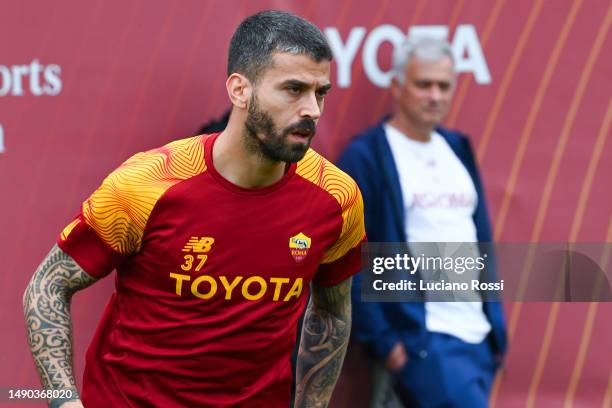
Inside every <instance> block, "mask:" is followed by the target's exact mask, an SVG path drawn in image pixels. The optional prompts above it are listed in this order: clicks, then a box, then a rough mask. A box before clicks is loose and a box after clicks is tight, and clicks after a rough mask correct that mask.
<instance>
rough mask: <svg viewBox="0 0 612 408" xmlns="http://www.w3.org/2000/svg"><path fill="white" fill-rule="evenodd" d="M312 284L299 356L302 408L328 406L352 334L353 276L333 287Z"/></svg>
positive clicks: (298, 403) (298, 394)
mask: <svg viewBox="0 0 612 408" xmlns="http://www.w3.org/2000/svg"><path fill="white" fill-rule="evenodd" d="M312 286H313V287H312V298H311V300H310V303H309V304H308V308H307V309H306V315H305V316H304V326H303V329H302V341H301V344H300V350H299V353H298V358H297V381H296V384H297V386H296V397H295V406H296V407H299V408H306V407H327V404H329V400H330V399H331V395H332V391H333V390H334V386H335V385H336V380H337V379H338V376H339V375H340V369H341V368H342V362H343V361H344V355H345V353H346V347H347V345H348V340H349V335H350V333H351V278H348V279H346V280H345V281H343V282H342V283H340V284H338V285H336V286H333V287H330V288H323V287H320V286H317V285H315V284H314V283H313V285H312Z"/></svg>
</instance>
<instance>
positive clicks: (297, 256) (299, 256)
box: [289, 232, 311, 263]
mask: <svg viewBox="0 0 612 408" xmlns="http://www.w3.org/2000/svg"><path fill="white" fill-rule="evenodd" d="M310 243H311V239H310V238H309V237H307V236H306V235H304V234H303V233H302V232H300V233H299V234H297V235H295V236H293V237H291V238H289V251H291V256H292V257H293V259H294V260H295V262H298V263H299V262H302V261H303V260H304V258H306V255H308V250H309V249H310Z"/></svg>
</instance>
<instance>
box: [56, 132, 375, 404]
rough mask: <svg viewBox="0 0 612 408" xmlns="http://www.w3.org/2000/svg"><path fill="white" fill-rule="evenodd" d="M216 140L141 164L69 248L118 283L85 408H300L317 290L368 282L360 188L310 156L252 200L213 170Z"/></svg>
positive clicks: (85, 212) (110, 187)
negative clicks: (293, 402)
mask: <svg viewBox="0 0 612 408" xmlns="http://www.w3.org/2000/svg"><path fill="white" fill-rule="evenodd" d="M217 137H218V135H203V136H196V137H193V138H189V139H184V140H179V141H176V142H173V143H170V144H168V145H166V146H164V147H162V148H159V149H155V150H152V151H148V152H145V153H139V154H136V155H135V156H133V157H132V158H130V159H129V160H127V161H126V162H125V163H123V164H122V165H121V166H120V167H119V168H118V169H117V170H115V171H114V172H113V173H111V174H110V175H109V176H108V177H107V178H106V179H105V180H104V182H103V183H102V185H101V186H100V187H99V188H98V189H97V190H96V191H95V192H94V193H93V194H92V195H91V196H90V197H89V198H88V199H87V200H86V201H85V202H84V203H83V205H82V208H81V211H80V212H79V214H78V215H77V216H76V218H75V219H74V220H73V222H71V223H70V224H69V225H68V226H67V227H66V228H65V229H64V231H63V232H62V234H61V236H60V238H59V241H58V245H59V246H60V248H61V249H62V250H63V251H65V252H66V253H68V254H69V255H70V256H72V257H73V258H74V259H75V261H76V262H77V263H78V264H79V265H80V266H81V267H82V268H83V269H84V270H85V271H86V272H87V273H89V274H90V275H92V276H94V277H96V278H101V277H103V276H105V275H107V274H109V273H110V272H112V271H113V270H114V269H116V270H117V275H116V290H115V293H114V294H113V296H112V298H111V299H110V301H109V304H108V305H107V307H106V309H105V312H104V315H103V317H102V319H101V321H100V323H99V326H98V329H97V331H96V334H95V336H94V339H93V341H92V344H91V345H90V347H89V350H88V352H87V357H86V368H85V374H84V381H83V393H82V398H83V401H84V403H85V406H87V407H109V406H138V407H141V406H142V407H145V406H160V407H175V406H190V407H192V406H193V407H195V406H202V407H206V406H211V407H213V406H214V407H223V406H247V407H248V406H254V407H260V406H268V407H276V406H278V407H281V406H283V407H286V406H288V405H289V403H290V401H289V400H290V395H291V381H292V371H291V364H290V358H291V353H292V351H293V349H294V347H295V343H296V334H297V322H298V319H299V317H300V315H301V314H302V312H303V310H304V307H305V304H306V302H307V300H308V296H309V287H310V286H309V285H310V282H314V283H315V284H317V285H320V286H324V287H326V286H332V285H336V284H338V283H340V282H342V281H343V280H345V279H346V278H348V277H349V276H351V275H352V274H354V273H356V272H357V271H358V269H359V265H360V243H361V242H362V241H363V240H364V239H365V228H364V223H363V202H362V199H361V194H360V192H359V190H358V188H357V186H356V184H355V182H354V181H353V180H352V179H351V178H350V177H349V176H347V175H346V174H344V173H343V172H341V171H340V170H339V169H337V168H336V167H335V166H334V165H332V164H331V163H330V162H328V161H327V160H326V159H324V158H323V157H322V156H320V155H319V154H317V153H316V152H315V151H313V150H312V149H310V150H309V151H308V152H307V153H306V155H305V157H304V158H303V159H302V160H301V161H299V162H298V163H296V164H292V165H291V166H289V167H288V170H287V172H286V173H285V175H284V176H283V177H282V179H281V180H279V181H278V182H276V183H275V184H273V185H270V186H268V187H265V188H260V189H245V188H241V187H238V186H236V185H234V184H232V183H230V182H229V181H227V180H226V179H224V178H223V177H222V176H221V175H220V174H219V173H218V172H217V171H216V170H215V168H214V166H213V163H212V146H213V144H214V142H215V140H216V138H217Z"/></svg>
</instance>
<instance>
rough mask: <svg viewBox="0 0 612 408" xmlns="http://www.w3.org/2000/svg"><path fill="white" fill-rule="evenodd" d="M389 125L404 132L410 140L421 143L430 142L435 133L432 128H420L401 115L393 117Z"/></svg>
mask: <svg viewBox="0 0 612 408" xmlns="http://www.w3.org/2000/svg"><path fill="white" fill-rule="evenodd" d="M389 124H390V125H391V126H393V127H394V128H396V129H397V130H399V131H400V132H402V133H403V134H404V135H406V137H408V138H409V139H413V140H417V141H419V142H429V141H430V140H431V134H432V133H433V131H434V128H433V127H431V126H419V125H417V124H415V123H413V122H412V121H410V120H409V119H408V118H405V117H404V116H402V115H399V114H395V115H393V117H392V118H391V120H390V121H389Z"/></svg>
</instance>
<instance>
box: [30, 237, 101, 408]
mask: <svg viewBox="0 0 612 408" xmlns="http://www.w3.org/2000/svg"><path fill="white" fill-rule="evenodd" d="M94 282H96V279H94V278H92V277H91V276H89V275H88V274H87V273H86V272H85V271H84V270H83V269H81V267H80V266H79V265H77V263H76V262H75V261H74V260H73V259H72V258H71V257H70V256H68V255H67V254H66V253H64V252H63V251H62V250H61V249H60V248H59V247H58V246H57V245H55V246H54V247H53V248H52V249H51V252H49V255H47V257H46V258H45V259H44V260H43V262H42V263H41V264H40V266H39V267H38V269H37V270H36V272H35V273H34V276H32V279H31V280H30V283H29V284H28V287H27V288H26V291H25V293H24V295H23V310H24V314H25V320H26V326H27V333H28V341H29V343H30V351H31V352H32V356H33V357H34V362H35V363H36V367H37V369H38V374H39V375H40V379H41V381H42V384H43V387H44V388H45V389H47V390H51V389H70V390H72V391H73V396H74V398H73V400H74V401H71V402H66V403H65V401H67V400H53V401H49V403H50V406H52V407H59V406H60V405H62V404H63V405H62V407H69V406H74V407H79V406H82V405H81V404H80V401H78V395H77V390H76V383H75V381H74V375H73V372H72V324H71V317H70V301H71V299H72V295H74V293H75V292H76V291H78V290H80V289H83V288H86V287H88V286H90V285H91V284H93V283H94Z"/></svg>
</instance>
